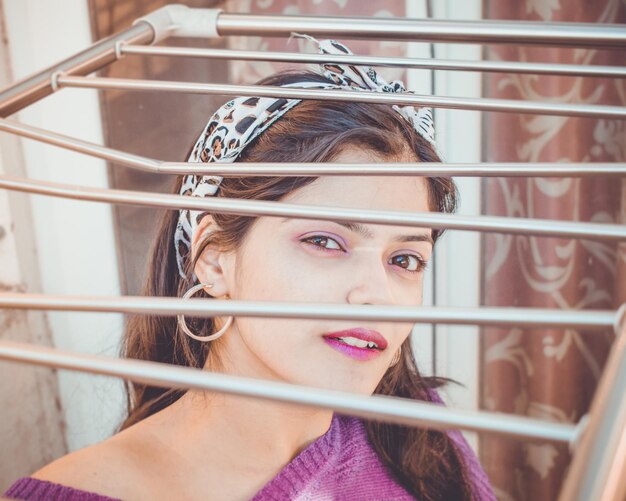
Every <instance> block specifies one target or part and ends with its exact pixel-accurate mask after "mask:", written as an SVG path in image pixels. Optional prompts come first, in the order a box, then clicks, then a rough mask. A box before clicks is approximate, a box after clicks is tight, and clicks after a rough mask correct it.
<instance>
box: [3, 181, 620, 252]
mask: <svg viewBox="0 0 626 501" xmlns="http://www.w3.org/2000/svg"><path fill="white" fill-rule="evenodd" d="M0 188H5V189H9V190H15V191H23V192H26V193H35V194H39V195H49V196H55V197H61V198H71V199H75V200H89V201H93V202H107V203H116V204H122V205H139V206H144V207H161V208H167V209H191V210H200V211H217V212H222V213H225V214H239V215H247V216H283V217H291V218H299V219H322V220H328V221H353V222H360V223H371V224H387V225H398V226H422V227H427V228H436V229H439V228H449V229H455V230H465V231H481V232H482V231H484V232H497V233H509V234H513V235H538V236H545V237H558V238H582V239H589V240H609V241H611V240H616V241H622V240H626V226H624V225H619V224H602V223H579V222H573V221H556V220H539V219H528V218H521V217H520V218H518V217H516V218H509V217H500V216H471V217H470V216H461V215H457V214H442V213H439V212H421V213H417V212H416V213H409V212H397V211H372V210H364V209H363V210H362V209H348V208H344V207H320V206H313V205H298V204H287V203H283V202H268V201H262V200H241V199H229V198H222V197H190V196H182V195H171V194H163V193H148V192H142V191H127V190H109V189H103V188H92V187H87V186H74V185H68V184H61V183H52V182H49V181H35V180H32V179H23V178H19V177H13V176H0Z"/></svg>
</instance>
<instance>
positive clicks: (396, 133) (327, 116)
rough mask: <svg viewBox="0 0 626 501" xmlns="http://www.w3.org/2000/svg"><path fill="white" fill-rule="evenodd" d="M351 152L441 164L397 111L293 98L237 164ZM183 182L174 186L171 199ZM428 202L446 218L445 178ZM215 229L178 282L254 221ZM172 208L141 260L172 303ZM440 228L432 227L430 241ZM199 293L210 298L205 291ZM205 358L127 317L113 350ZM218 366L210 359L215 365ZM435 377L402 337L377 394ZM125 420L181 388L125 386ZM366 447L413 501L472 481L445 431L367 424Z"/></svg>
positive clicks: (157, 326) (180, 361) (161, 329)
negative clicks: (425, 372)
mask: <svg viewBox="0 0 626 501" xmlns="http://www.w3.org/2000/svg"><path fill="white" fill-rule="evenodd" d="M302 80H309V81H323V82H326V81H327V80H326V79H325V78H324V77H323V76H321V75H318V74H316V73H312V72H308V71H304V72H284V73H281V74H277V75H273V76H271V77H268V78H266V79H264V80H262V81H260V82H259V84H261V85H283V84H286V83H290V82H294V81H302ZM346 146H359V147H362V148H366V149H369V150H371V151H373V152H376V153H378V154H380V155H382V156H383V157H385V158H391V159H394V158H400V157H406V156H410V157H415V158H416V159H417V160H419V161H425V162H437V161H440V159H439V158H438V157H437V154H436V152H435V151H434V149H433V148H432V146H431V145H430V144H429V143H428V142H427V141H426V140H424V139H423V138H422V137H420V136H419V135H418V134H417V133H416V132H415V130H414V129H413V127H412V126H411V125H410V124H408V122H406V120H404V119H403V118H402V117H401V116H400V115H399V113H397V112H396V111H394V110H392V108H391V107H390V106H388V105H380V104H379V105H372V104H363V103H348V102H334V101H312V100H307V101H302V102H301V103H299V104H298V105H297V106H296V107H294V108H293V109H292V110H290V111H289V112H287V113H286V114H285V115H284V116H283V117H282V118H281V119H279V120H278V121H277V122H275V123H274V124H273V125H272V126H271V127H270V128H269V129H268V130H267V131H265V132H264V133H263V134H261V135H260V136H259V137H258V138H257V139H255V140H254V141H253V143H251V144H250V145H248V146H247V147H246V149H245V150H244V151H243V153H242V154H241V155H240V157H239V158H238V160H239V161H248V162H294V161H297V162H327V161H332V159H333V157H335V156H336V155H338V154H339V153H340V152H341V151H342V148H345V147H346ZM315 179H316V178H314V177H260V176H257V177H254V176H248V177H225V178H224V179H223V180H222V182H221V184H220V187H219V189H218V191H217V194H216V195H215V196H217V197H225V198H240V199H256V200H272V201H279V200H281V199H282V198H283V197H285V196H286V195H288V194H289V193H291V192H293V191H295V190H297V189H299V188H301V187H303V186H306V185H307V184H309V183H311V182H313V181H314V180H315ZM181 181H182V178H181V177H179V178H178V180H177V182H176V183H175V186H174V189H173V191H174V193H178V190H179V189H180V186H181ZM427 181H428V188H429V189H428V191H429V206H430V209H431V210H432V211H439V212H453V211H454V210H455V207H456V199H457V195H456V188H455V185H454V183H453V181H452V180H451V179H449V178H438V177H432V178H427ZM212 216H213V218H214V221H215V223H216V231H214V232H213V233H211V235H210V236H209V237H207V239H206V240H204V241H203V242H201V244H200V245H199V246H198V250H197V252H196V253H195V260H192V259H190V258H189V256H187V257H186V263H185V269H186V271H187V276H188V277H191V276H192V270H193V269H194V267H195V261H196V260H197V259H198V257H199V256H200V255H201V254H202V251H203V250H204V248H205V247H206V246H207V245H209V244H211V245H215V246H217V247H218V248H219V249H221V250H223V251H229V250H232V249H236V248H237V247H238V246H239V245H241V243H242V241H243V239H244V238H245V236H246V234H247V232H248V230H249V229H250V226H251V224H252V223H253V222H254V221H255V219H256V218H254V217H251V216H238V215H229V214H221V213H213V214H212ZM177 219H178V213H177V211H169V212H168V213H167V214H166V215H165V216H164V218H163V221H162V224H161V227H160V229H159V231H158V234H157V236H156V240H155V242H154V245H153V248H152V254H151V259H150V262H149V269H148V276H147V281H146V284H145V287H144V291H143V293H144V294H145V295H149V296H174V297H180V296H182V294H183V293H184V292H185V291H186V290H187V289H188V288H189V287H191V286H192V285H193V283H192V281H191V278H187V279H182V278H181V277H180V276H179V274H178V268H177V263H176V253H175V249H174V243H173V242H174V231H175V229H176V223H177ZM440 234H441V232H440V231H437V230H433V239H435V240H436V239H437V238H438V237H439V236H440ZM198 296H202V297H210V296H208V295H207V294H205V293H204V292H200V293H199V294H198ZM188 320H189V322H188V323H189V324H190V326H191V328H192V329H193V330H194V332H197V333H198V334H199V335H209V334H210V333H212V332H214V330H215V325H214V321H213V319H211V318H207V319H193V323H192V322H191V319H188ZM209 355H211V361H213V359H214V357H215V353H211V343H203V342H199V341H196V340H194V339H191V338H189V337H188V336H186V335H184V334H181V333H180V332H179V331H178V329H177V325H176V319H175V318H173V317H158V316H136V317H131V319H130V321H129V323H128V325H127V329H126V332H125V336H124V339H123V345H122V356H124V357H128V358H134V359H142V360H151V361H156V362H165V363H170V364H177V365H183V366H188V367H196V368H202V367H204V365H205V363H206V361H207V358H208V357H209ZM217 363H219V361H218V362H217ZM443 381H444V380H443V379H441V378H435V377H422V376H421V375H420V373H419V370H418V368H417V367H416V365H415V357H414V355H413V351H412V348H411V343H410V340H409V338H407V340H406V341H405V342H404V343H403V345H402V356H401V358H400V361H399V362H398V363H397V364H396V365H395V366H393V367H392V368H390V369H389V370H388V371H387V372H386V373H385V375H384V376H383V378H382V380H381V381H380V383H379V385H378V387H377V388H376V390H375V392H374V393H376V394H381V395H392V396H397V397H404V398H410V399H417V400H423V401H432V400H433V397H432V395H431V393H430V392H429V389H431V388H435V387H438V386H441V384H442V383H443ZM126 390H127V404H128V416H127V418H126V419H125V420H124V421H123V423H122V424H121V426H120V430H121V429H125V428H127V427H129V426H131V425H133V424H134V423H136V422H138V421H140V420H142V419H144V418H146V417H148V416H150V415H152V414H154V413H156V412H158V411H160V410H162V409H163V408H165V407H167V406H168V405H170V404H172V403H173V402H175V401H176V400H178V399H179V398H180V397H181V396H182V395H183V394H184V393H185V390H179V389H165V388H157V387H154V386H149V385H145V384H140V383H134V382H127V386H126ZM365 423H366V427H367V431H368V436H369V439H370V442H371V444H372V446H373V447H374V449H375V450H376V451H377V453H378V454H379V456H380V458H381V460H382V461H383V462H384V463H385V464H386V465H387V466H388V467H389V469H390V471H391V473H392V475H393V476H395V478H396V479H397V480H398V481H399V482H400V483H401V484H402V485H404V486H405V487H406V488H407V489H408V490H409V491H410V492H411V493H413V494H414V495H415V496H416V497H418V498H419V499H424V500H450V499H454V500H463V499H471V497H472V496H471V485H470V482H469V480H468V476H467V472H466V468H465V465H464V462H463V459H462V457H461V455H460V454H459V453H458V451H457V449H456V446H455V445H454V443H453V442H452V440H451V439H450V438H449V436H448V435H447V434H446V433H443V432H440V431H437V430H429V429H423V428H414V427H405V426H400V425H394V424H387V423H381V422H377V421H373V420H372V421H369V420H366V421H365Z"/></svg>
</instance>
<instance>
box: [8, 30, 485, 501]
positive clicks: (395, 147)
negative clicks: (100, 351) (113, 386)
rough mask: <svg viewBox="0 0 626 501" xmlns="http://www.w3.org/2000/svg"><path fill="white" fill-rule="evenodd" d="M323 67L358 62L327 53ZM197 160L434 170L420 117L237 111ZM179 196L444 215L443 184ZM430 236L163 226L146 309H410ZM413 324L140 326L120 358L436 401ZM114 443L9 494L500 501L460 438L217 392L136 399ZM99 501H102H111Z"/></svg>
mask: <svg viewBox="0 0 626 501" xmlns="http://www.w3.org/2000/svg"><path fill="white" fill-rule="evenodd" d="M320 48H321V51H322V52H325V53H329V52H332V53H338V52H343V53H350V52H349V51H348V49H347V48H346V47H345V46H343V45H341V44H338V43H336V42H331V41H325V42H321V43H320ZM260 84H262V85H279V86H285V87H313V88H339V89H346V88H350V89H353V90H357V91H363V90H366V91H379V92H380V91H382V92H403V91H404V90H405V89H404V87H403V86H402V84H401V83H400V82H393V83H392V84H387V83H386V82H384V81H383V80H382V79H381V78H380V77H379V76H378V75H377V74H376V73H375V72H374V71H373V70H372V69H371V68H363V67H361V68H356V67H349V66H345V67H344V66H341V65H332V66H331V65H324V66H323V73H322V74H317V73H313V72H289V73H283V74H279V75H275V76H272V77H269V78H266V79H265V80H263V81H261V82H260ZM189 159H190V161H196V162H215V161H219V162H234V161H248V162H277V163H278V162H329V161H335V162H366V163H369V162H381V163H382V162H390V161H401V162H416V161H428V162H430V161H439V158H438V156H437V153H436V149H435V145H434V139H433V127H432V121H431V116H430V112H429V110H423V109H420V110H415V109H414V108H412V107H404V108H399V107H396V106H393V107H392V106H388V105H372V104H362V103H347V102H334V101H312V100H306V101H300V100H288V99H271V98H256V97H255V98H237V99H233V100H232V101H229V102H228V103H226V104H225V105H224V106H223V107H222V108H220V109H219V110H218V111H217V112H216V113H215V114H214V115H213V116H212V117H211V119H210V120H209V123H208V124H207V126H206V127H205V129H204V131H203V133H202V134H201V135H200V137H199V139H198V140H197V142H196V144H195V145H194V147H193V148H192V151H191V155H190V157H189ZM174 191H175V192H176V193H181V194H183V195H188V196H217V197H225V198H240V199H254V200H271V201H284V202H291V203H297V204H309V205H319V206H342V207H349V208H355V209H369V210H387V211H389V210H392V211H412V212H423V211H440V212H452V211H453V210H454V207H455V202H456V193H455V187H454V184H453V182H452V181H451V180H450V179H448V178H424V177H396V176H388V177H385V176H363V177H357V176H321V177H317V178H315V177H254V176H248V177H239V178H237V177H232V178H221V177H217V176H212V177H199V176H181V177H180V178H179V179H178V181H177V183H176V186H175V189H174ZM439 236H440V232H439V231H436V230H435V231H433V230H431V229H428V228H408V227H400V226H386V225H364V224H353V223H344V222H332V221H321V220H305V219H297V218H279V217H249V216H237V215H225V214H220V213H217V212H216V213H206V212H205V213H198V212H193V211H180V212H176V211H171V212H169V213H168V214H166V216H165V217H164V219H163V223H162V225H161V227H160V229H159V231H158V235H157V238H156V241H155V244H154V247H153V253H152V259H151V261H150V268H149V275H148V280H147V284H146V288H145V294H148V295H152V296H179V297H190V296H192V295H193V296H195V297H205V298H220V299H223V298H232V299H234V300H260V301H301V302H328V303H339V304H341V303H345V304H353V305H354V304H356V305H367V304H371V305H375V304H383V305H385V304H386V305H405V306H408V305H411V306H418V305H420V304H421V302H422V287H423V275H424V269H425V267H426V266H427V264H428V262H429V260H430V259H431V256H432V252H433V245H434V243H435V242H436V241H437V239H438V238H439ZM411 328H412V324H407V323H393V322H386V323H385V322H365V321H363V322H356V321H333V320H320V319H317V320H315V319H313V320H306V319H304V320H303V319H277V318H245V317H243V318H232V317H229V318H209V319H192V318H185V317H180V318H178V319H176V318H171V317H154V316H152V317H150V316H142V317H134V318H132V319H131V321H130V322H129V324H128V328H127V331H126V334H125V339H124V347H123V355H124V356H125V357H129V358H136V359H142V360H150V361H156V362H166V363H171V364H178V365H184V366H189V367H195V368H201V369H204V370H208V371H217V372H223V373H227V374H235V375H238V376H245V377H253V378H260V379H264V380H274V381H282V382H289V383H293V384H299V385H305V386H312V387H318V388H326V389H334V390H340V391H347V392H352V393H359V394H364V395H370V394H374V393H375V394H382V395H392V396H397V397H404V398H410V399H418V400H424V401H429V402H437V403H442V402H441V399H440V398H439V396H438V394H437V392H436V390H435V389H434V388H435V387H437V386H439V385H440V384H441V381H440V380H438V379H436V378H426V377H421V376H420V374H419V371H418V369H417V367H416V366H415V359H414V355H413V352H412V349H411V342H410V337H409V333H410V331H411ZM127 390H128V417H127V418H126V420H125V421H124V422H123V424H122V425H121V427H120V431H119V433H117V434H116V435H114V436H113V437H111V438H110V439H108V440H105V441H104V442H102V443H99V444H96V445H94V446H91V447H88V448H85V449H82V450H79V451H76V452H73V453H72V454H69V455H67V456H65V457H63V458H61V459H59V460H57V461H55V462H53V463H51V464H50V465H48V466H46V467H44V468H43V469H41V470H39V471H37V472H35V473H34V474H33V475H32V476H31V477H26V478H23V479H19V480H18V481H17V482H16V483H15V484H14V485H13V486H12V487H11V489H10V490H9V491H8V492H7V495H8V496H13V497H16V498H19V499H41V498H53V497H54V496H59V497H55V499H83V500H92V499H93V500H96V499H107V498H114V499H129V500H134V499H137V500H139V499H151V500H155V499H157V500H158V499H189V500H196V499H198V500H200V499H202V500H248V499H254V500H255V501H261V500H266V499H267V500H269V499H272V500H274V499H276V500H305V499H318V500H331V499H337V500H351V499H353V500H366V499H372V500H383V499H390V500H391V499H393V500H405V499H420V500H470V499H480V500H483V499H489V500H491V499H495V497H494V496H493V493H492V491H491V488H490V486H489V483H488V481H487V478H486V476H485V474H484V472H483V470H482V469H481V468H480V465H479V464H478V461H477V459H476V457H475V456H474V454H473V452H472V451H471V449H470V448H469V447H468V445H467V443H466V442H465V441H464V440H463V438H462V436H461V434H460V433H459V432H457V431H450V432H448V433H445V432H440V431H435V430H428V429H420V428H409V427H404V426H399V425H391V424H384V423H380V422H375V421H368V420H362V419H357V418H353V417H349V416H342V415H339V414H337V413H333V412H332V411H328V410H324V409H312V408H307V407H298V406H294V405H287V404H279V403H274V402H268V401H261V400H253V399H246V398H242V397H236V396H232V395H225V394H211V393H208V392H199V391H192V390H190V391H181V390H176V389H170V390H167V389H163V388H155V387H150V386H146V385H142V384H135V383H130V384H128V387H127ZM102 496H106V497H102Z"/></svg>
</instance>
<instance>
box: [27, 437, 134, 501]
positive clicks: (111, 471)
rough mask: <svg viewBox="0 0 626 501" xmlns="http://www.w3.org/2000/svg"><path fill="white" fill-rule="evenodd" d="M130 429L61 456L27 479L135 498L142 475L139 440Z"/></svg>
mask: <svg viewBox="0 0 626 501" xmlns="http://www.w3.org/2000/svg"><path fill="white" fill-rule="evenodd" d="M136 435H137V434H136V433H133V432H131V429H128V430H125V431H124V432H122V433H119V434H117V435H114V436H113V437H111V438H109V439H107V440H104V441H103V442H100V443H97V444H95V445H92V446H89V447H85V448H83V449H79V450H77V451H74V452H72V453H70V454H67V455H66V456H63V457H61V458H59V459H57V460H56V461H53V462H52V463H50V464H48V465H46V466H44V467H43V468H41V469H40V470H37V471H36V472H34V473H33V474H32V475H31V477H32V478H36V479H39V480H47V481H48V482H54V483H56V484H61V485H65V486H67V487H72V488H74V489H79V490H83V491H87V492H95V493H98V494H103V495H106V496H109V497H113V498H125V499H126V498H129V497H135V496H134V493H135V489H136V487H135V486H136V485H137V484H138V483H141V479H142V477H143V476H144V475H145V468H144V467H142V463H141V461H140V457H141V456H144V457H145V455H144V452H145V451H143V450H142V441H141V440H140V437H138V436H136Z"/></svg>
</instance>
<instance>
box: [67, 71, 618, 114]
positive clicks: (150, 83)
mask: <svg viewBox="0 0 626 501" xmlns="http://www.w3.org/2000/svg"><path fill="white" fill-rule="evenodd" d="M56 82H57V85H58V86H60V87H75V88H81V89H103V90H129V91H157V92H184V93H188V94H219V95H225V96H261V97H275V98H280V97H284V98H289V99H315V100H320V101H347V102H365V103H375V104H398V105H402V106H414V105H419V106H432V107H433V108H451V109H459V110H473V111H500V112H512V113H536V114H540V115H563V116H581V117H593V118H619V119H623V118H626V108H624V107H623V106H601V105H591V104H569V103H544V102H538V101H524V100H520V99H517V100H516V99H487V98H469V97H442V96H426V95H419V94H408V93H394V92H388V93H384V92H369V91H357V90H349V91H346V90H331V89H297V88H287V87H277V86H270V85H232V84H214V83H209V84H205V83H195V82H173V81H165V80H135V79H129V78H97V77H73V76H65V75H58V76H57V78H56Z"/></svg>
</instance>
